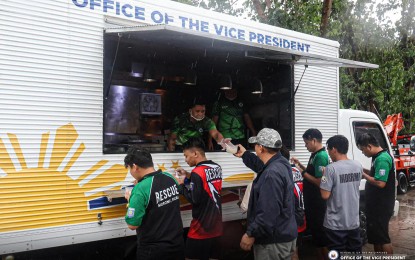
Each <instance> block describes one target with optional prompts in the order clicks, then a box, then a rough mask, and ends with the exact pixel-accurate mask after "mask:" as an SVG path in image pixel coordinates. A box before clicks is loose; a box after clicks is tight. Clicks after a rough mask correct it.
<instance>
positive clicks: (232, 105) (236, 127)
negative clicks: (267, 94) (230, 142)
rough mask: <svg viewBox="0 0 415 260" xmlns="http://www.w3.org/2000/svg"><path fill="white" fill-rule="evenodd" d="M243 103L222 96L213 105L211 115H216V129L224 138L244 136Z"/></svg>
mask: <svg viewBox="0 0 415 260" xmlns="http://www.w3.org/2000/svg"><path fill="white" fill-rule="evenodd" d="M244 113H245V109H244V103H243V102H241V101H240V100H238V99H234V100H229V99H227V98H222V99H220V100H219V101H217V102H216V103H215V104H214V105H213V110H212V115H214V116H218V117H219V120H218V129H219V131H220V132H221V134H222V135H223V137H225V138H232V139H243V138H245V124H244V118H243V117H244Z"/></svg>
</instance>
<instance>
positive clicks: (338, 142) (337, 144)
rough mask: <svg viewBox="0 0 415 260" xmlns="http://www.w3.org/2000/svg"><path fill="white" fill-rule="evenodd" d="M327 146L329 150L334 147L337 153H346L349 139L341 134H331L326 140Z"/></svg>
mask: <svg viewBox="0 0 415 260" xmlns="http://www.w3.org/2000/svg"><path fill="white" fill-rule="evenodd" d="M327 148H328V149H330V150H331V149H333V148H336V149H337V151H338V152H339V153H341V154H347V151H349V140H347V138H346V137H345V136H343V135H335V136H332V137H330V138H329V139H328V140H327Z"/></svg>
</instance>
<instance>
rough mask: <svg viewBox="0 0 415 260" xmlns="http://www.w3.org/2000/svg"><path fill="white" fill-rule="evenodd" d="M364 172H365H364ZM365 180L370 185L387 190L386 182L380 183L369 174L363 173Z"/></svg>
mask: <svg viewBox="0 0 415 260" xmlns="http://www.w3.org/2000/svg"><path fill="white" fill-rule="evenodd" d="M363 171H364V170H363ZM363 178H364V179H366V180H367V181H368V182H369V183H370V184H372V185H374V186H376V187H378V188H381V189H383V188H385V186H386V182H384V181H378V180H376V179H375V178H374V177H371V176H369V174H367V173H365V172H363Z"/></svg>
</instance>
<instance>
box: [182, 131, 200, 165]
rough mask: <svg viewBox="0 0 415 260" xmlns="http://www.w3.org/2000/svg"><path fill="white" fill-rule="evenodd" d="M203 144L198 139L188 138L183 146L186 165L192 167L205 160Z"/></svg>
mask: <svg viewBox="0 0 415 260" xmlns="http://www.w3.org/2000/svg"><path fill="white" fill-rule="evenodd" d="M205 149H206V148H205V143H204V142H203V140H202V139H200V138H190V139H189V140H188V141H187V142H186V143H184V144H183V155H184V159H185V161H186V163H187V164H188V165H189V166H191V167H193V166H195V165H196V164H198V163H199V162H201V161H204V160H206V156H205Z"/></svg>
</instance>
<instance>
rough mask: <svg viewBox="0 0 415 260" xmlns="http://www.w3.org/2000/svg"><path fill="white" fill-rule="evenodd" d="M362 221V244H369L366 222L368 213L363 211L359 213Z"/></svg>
mask: <svg viewBox="0 0 415 260" xmlns="http://www.w3.org/2000/svg"><path fill="white" fill-rule="evenodd" d="M359 221H360V237H361V238H362V246H363V245H365V244H367V228H366V226H367V223H366V214H365V213H364V212H363V211H360V213H359Z"/></svg>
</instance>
